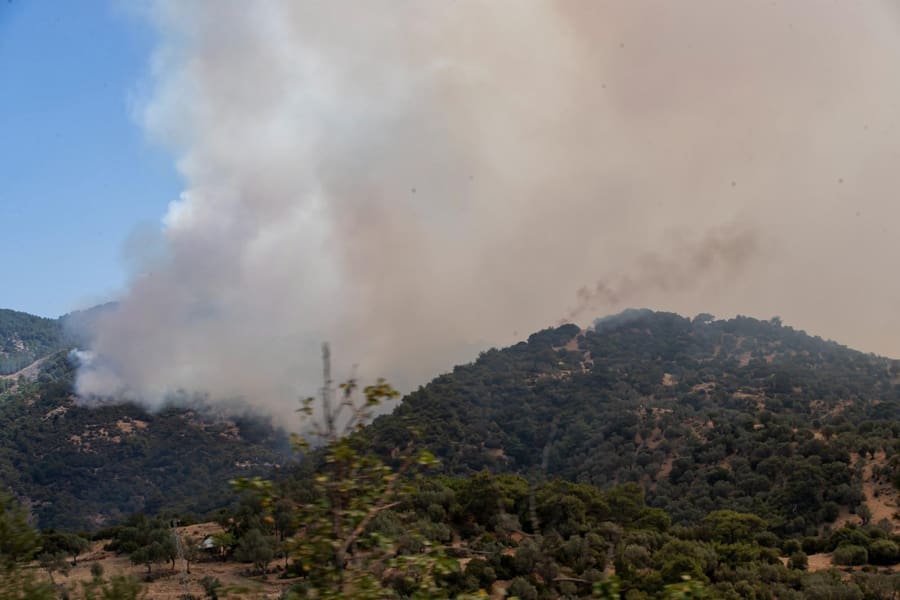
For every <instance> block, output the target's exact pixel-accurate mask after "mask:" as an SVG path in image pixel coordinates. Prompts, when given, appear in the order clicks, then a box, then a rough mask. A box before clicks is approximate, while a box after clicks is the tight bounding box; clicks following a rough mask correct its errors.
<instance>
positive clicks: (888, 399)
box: [0, 310, 900, 533]
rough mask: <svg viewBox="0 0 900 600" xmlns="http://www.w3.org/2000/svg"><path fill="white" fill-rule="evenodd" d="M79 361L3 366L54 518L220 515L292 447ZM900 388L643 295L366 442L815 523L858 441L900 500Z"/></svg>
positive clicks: (503, 352) (889, 368)
mask: <svg viewBox="0 0 900 600" xmlns="http://www.w3.org/2000/svg"><path fill="white" fill-rule="evenodd" d="M5 323H7V325H6V327H5V329H3V330H2V332H0V333H2V334H3V339H5V340H7V345H9V342H8V340H20V341H21V344H20V346H23V348H20V349H19V354H18V356H19V357H27V360H32V359H40V358H41V354H40V353H41V352H47V351H50V352H53V351H56V350H58V349H61V348H63V347H64V346H65V344H66V343H67V340H66V339H65V337H64V336H63V334H62V333H61V332H62V329H61V327H60V326H59V322H58V321H50V320H46V319H39V318H36V317H31V316H30V315H25V314H23V313H13V314H11V315H7V319H6V321H5ZM54 336H55V337H54ZM14 347H15V346H14ZM13 356H16V355H13ZM20 359H21V360H25V359H24V358H20ZM73 366H74V365H73V363H72V359H70V358H67V356H66V353H65V351H64V350H60V351H58V352H57V353H56V354H52V355H51V357H50V359H47V360H46V361H45V362H44V363H41V364H39V365H38V367H37V369H35V370H34V372H33V373H31V374H30V376H31V377H32V378H33V379H34V381H24V380H22V382H21V383H19V384H16V383H15V382H14V381H12V380H10V379H7V380H6V381H5V382H0V385H4V386H5V387H6V388H7V391H6V392H5V393H4V394H3V400H4V402H3V405H2V411H0V419H2V421H3V429H2V430H3V434H2V440H0V465H2V470H0V481H2V483H3V484H4V485H6V486H9V487H11V488H13V489H14V490H15V491H16V493H17V494H18V495H20V496H23V497H28V498H29V499H30V500H31V501H32V502H33V506H34V510H35V511H36V512H37V513H38V514H39V515H40V516H41V518H42V522H44V523H46V524H63V523H65V524H68V525H74V524H78V525H79V526H88V525H89V524H91V523H94V524H100V523H104V522H109V521H114V520H116V519H117V518H121V517H122V516H123V515H125V514H127V513H129V512H134V511H149V512H153V511H154V510H158V509H160V508H162V507H163V506H167V507H169V508H171V507H172V505H173V502H172V500H173V498H176V497H177V498H178V499H179V500H178V501H176V502H175V505H177V506H182V507H190V510H194V511H200V512H202V511H204V510H208V509H210V508H212V507H214V506H215V505H217V503H219V504H220V503H221V501H222V498H223V497H224V496H223V493H224V491H225V486H224V482H225V481H226V480H227V479H229V478H230V477H231V476H233V474H234V473H243V472H244V471H245V470H246V469H247V467H251V466H252V467H256V471H255V472H259V471H261V470H264V469H263V468H262V466H263V465H265V464H271V463H276V462H282V461H283V460H284V456H283V455H281V456H279V454H278V452H276V451H275V450H274V447H275V446H277V445H278V443H279V441H278V440H279V439H281V440H282V442H281V443H282V444H283V438H279V434H277V433H276V432H275V431H273V430H272V429H271V428H270V427H269V426H268V425H267V424H266V423H267V421H266V419H265V418H262V419H259V420H256V419H253V418H250V417H245V416H242V415H239V416H241V418H239V419H237V420H236V419H235V418H234V416H233V415H232V416H231V417H230V418H218V417H211V418H206V420H204V417H202V414H203V411H202V410H200V411H194V410H191V409H190V408H185V407H182V408H177V407H174V406H172V407H169V408H167V409H165V410H163V411H161V412H159V413H158V414H152V413H148V412H146V411H144V410H143V409H141V408H138V407H135V406H133V405H130V404H124V405H121V406H113V405H106V406H102V407H100V408H96V409H87V408H84V407H80V406H78V405H77V403H76V402H75V401H74V397H73V396H72V385H73ZM0 389H3V388H0ZM898 402H900V362H898V361H895V360H891V359H887V358H882V357H878V356H875V355H871V354H864V353H862V352H858V351H855V350H851V349H848V348H846V347H844V346H841V345H839V344H837V343H834V342H828V341H824V340H822V339H820V338H816V337H811V336H809V335H807V334H805V333H804V332H801V331H796V330H794V329H792V328H790V327H786V326H783V325H782V324H781V323H780V321H778V320H777V319H773V320H770V321H759V320H756V319H751V318H746V317H738V318H735V319H730V320H726V321H716V320H714V319H713V318H712V316H710V315H699V316H697V317H695V318H693V319H687V318H684V317H680V316H677V315H674V314H670V313H655V312H651V311H647V310H641V311H635V310H632V311H626V312H624V313H621V314H619V315H616V316H613V317H608V318H605V319H600V320H598V321H597V322H596V324H595V325H594V327H592V328H589V329H585V330H581V329H579V328H578V327H576V326H574V325H564V326H561V327H557V328H552V329H547V330H544V331H541V332H538V333H535V334H534V335H532V336H530V337H529V338H528V340H527V341H523V342H520V343H518V344H516V345H514V346H511V347H509V348H505V349H500V350H498V349H490V350H487V351H485V352H483V353H482V354H481V355H480V357H479V358H478V360H476V361H475V362H473V363H471V364H467V365H462V366H458V367H456V368H454V369H453V371H452V372H450V373H447V374H444V375H441V376H439V377H437V378H435V379H434V380H433V381H432V382H431V383H429V384H428V385H425V386H422V387H421V388H419V389H418V390H417V391H415V392H413V393H411V394H409V395H408V396H407V397H406V398H405V399H404V400H403V401H402V403H401V404H400V405H399V406H398V407H397V408H396V410H394V411H393V413H392V414H389V415H385V416H382V417H380V418H378V419H377V420H376V421H375V422H374V424H373V425H372V426H371V427H369V428H368V429H367V430H366V431H365V432H363V434H362V438H364V439H365V440H366V442H367V443H368V444H370V445H371V446H372V447H373V448H374V449H376V450H377V451H378V452H380V453H381V454H383V455H385V456H389V455H390V454H391V452H392V451H393V450H394V449H395V448H397V447H403V446H404V445H405V444H406V443H407V442H408V440H409V433H408V432H409V430H410V429H413V430H415V431H417V432H418V434H417V438H416V442H415V443H416V444H418V445H421V446H423V447H426V448H428V449H430V450H432V451H433V452H435V454H436V455H437V456H438V458H439V459H440V460H441V464H442V467H441V468H442V470H443V471H444V472H445V473H448V474H455V475H465V474H471V473H474V472H476V471H479V470H481V469H490V470H492V471H498V472H511V473H518V474H522V475H525V476H527V477H528V478H529V479H531V480H534V481H537V480H544V479H550V478H554V477H562V478H566V479H570V480H573V481H580V482H587V483H591V484H594V485H597V486H599V487H601V488H604V487H609V486H612V485H614V484H621V483H625V482H629V481H631V482H637V483H639V484H641V485H642V486H643V487H644V488H645V489H646V490H647V493H648V501H649V502H650V504H651V505H653V506H658V507H661V508H665V509H666V510H667V511H668V512H670V513H671V514H672V516H673V517H674V518H675V519H676V520H678V521H680V522H684V523H689V522H695V521H697V520H698V519H700V518H702V517H703V515H705V514H706V513H708V512H709V511H710V510H715V509H717V508H726V507H727V508H734V509H738V510H745V511H750V512H755V513H757V514H761V515H764V516H766V517H767V518H769V519H771V520H773V521H774V522H777V523H779V527H781V528H783V530H784V531H785V532H794V533H804V532H810V531H814V530H816V529H817V528H819V527H820V526H822V525H823V524H826V523H831V522H833V521H834V520H835V519H837V518H839V517H842V516H843V518H846V517H847V515H849V514H851V513H852V512H855V511H856V510H857V509H858V508H859V506H860V505H861V504H862V503H863V502H865V501H866V500H867V496H866V492H865V490H864V484H865V483H867V482H865V481H864V480H863V477H862V474H861V471H860V469H861V468H862V465H863V464H864V462H862V461H861V458H860V457H868V459H869V460H870V461H871V462H872V464H874V465H875V466H876V469H875V473H876V475H877V477H875V479H877V481H876V482H874V483H872V485H880V486H881V487H882V488H884V491H885V492H890V493H888V495H886V496H884V498H885V499H886V500H885V501H892V500H890V499H891V498H895V495H894V496H891V495H890V494H891V493H893V492H891V491H890V488H891V485H890V482H891V480H892V479H896V477H897V476H898V475H900V465H898V453H897V438H898V433H900V431H898V430H900V423H898V420H897V417H898V415H900V403H898ZM250 404H251V405H252V402H250ZM282 447H283V446H282ZM35 457H39V460H35ZM236 465H242V466H236ZM250 470H251V471H252V470H254V469H252V468H251V469H250ZM111 473H112V476H110V474H111ZM870 479H872V477H870ZM870 483H871V482H870ZM869 500H870V501H871V500H872V499H869ZM798 506H802V507H803V509H802V510H798ZM87 507H90V509H88V508H87ZM63 515H65V516H63ZM890 516H891V515H888V517H890ZM895 525H896V523H895Z"/></svg>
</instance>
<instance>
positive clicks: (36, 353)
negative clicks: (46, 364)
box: [0, 309, 63, 375]
mask: <svg viewBox="0 0 900 600" xmlns="http://www.w3.org/2000/svg"><path fill="white" fill-rule="evenodd" d="M62 339H63V327H62V323H61V321H60V320H59V319H45V318H43V317H37V316H35V315H30V314H28V313H23V312H18V311H14V310H8V309H0V375H8V374H10V373H14V372H16V371H18V370H20V369H22V368H24V367H26V366H28V365H29V364H31V363H33V362H34V361H36V360H37V359H39V358H41V357H42V356H47V355H48V354H50V353H51V352H53V351H55V350H58V349H59V348H61V347H62V345H63V341H62Z"/></svg>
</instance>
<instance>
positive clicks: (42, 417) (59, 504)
mask: <svg viewBox="0 0 900 600" xmlns="http://www.w3.org/2000/svg"><path fill="white" fill-rule="evenodd" d="M103 309H104V307H97V308H95V309H92V310H90V311H85V312H82V313H73V314H70V315H66V316H64V317H62V318H60V319H44V318H41V317H35V316H33V315H29V314H26V313H21V312H15V311H2V312H0V347H3V348H4V349H5V350H4V351H5V354H4V355H3V356H4V359H5V361H6V362H5V363H3V364H4V365H5V367H6V368H5V371H6V373H7V374H6V375H3V376H2V377H0V488H7V489H10V490H12V492H13V493H14V494H15V495H16V496H17V497H19V498H21V499H22V500H24V501H25V502H26V503H27V505H28V506H29V508H30V510H31V511H32V513H33V514H34V515H35V517H36V518H37V522H38V523H39V524H40V526H42V527H65V528H69V529H72V528H76V529H95V528H97V527H100V526H103V525H106V524H109V523H112V522H117V521H121V520H122V519H124V518H125V517H126V516H128V515H130V514H132V513H136V512H148V513H156V512H158V511H160V510H163V509H166V510H176V511H179V512H182V513H185V514H187V513H206V512H208V511H211V510H213V509H215V508H218V507H221V506H224V505H227V504H228V503H229V502H230V501H231V500H232V493H231V490H230V488H229V485H228V481H229V480H230V479H232V478H233V477H236V476H245V475H257V474H262V473H268V472H270V471H271V469H272V468H273V466H274V465H278V464H280V463H283V462H284V461H285V460H287V459H288V458H289V457H288V455H287V454H286V451H287V443H286V438H285V436H284V434H283V433H282V432H279V431H277V430H276V429H275V428H273V426H272V425H271V422H270V419H269V418H268V417H265V416H263V415H259V414H253V413H251V412H248V411H247V410H246V409H235V410H231V411H225V410H223V409H222V408H221V407H218V408H217V409H216V410H214V411H213V410H208V409H207V408H205V407H204V406H202V404H201V403H198V404H196V405H191V406H185V405H180V406H177V407H175V406H171V407H164V408H162V409H161V410H159V411H157V412H155V413H150V412H148V411H146V410H144V409H143V408H141V407H139V406H136V405H133V404H130V403H121V404H108V405H98V406H94V407H92V408H88V407H85V406H83V405H80V404H79V403H78V402H77V400H76V397H75V395H74V392H73V387H74V377H75V369H76V367H77V359H76V358H75V357H74V356H72V355H71V354H70V352H69V350H70V348H71V347H72V345H73V344H74V343H75V342H76V341H79V340H80V339H84V336H85V335H86V334H87V333H86V332H87V330H86V329H85V327H86V326H88V325H89V323H90V319H91V318H93V316H95V314H96V313H97V312H98V311H101V312H102V310H103ZM9 373H12V374H9Z"/></svg>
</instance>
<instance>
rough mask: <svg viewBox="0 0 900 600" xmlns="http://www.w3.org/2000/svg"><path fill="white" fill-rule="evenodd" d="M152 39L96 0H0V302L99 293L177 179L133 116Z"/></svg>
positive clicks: (22, 304)
mask: <svg viewBox="0 0 900 600" xmlns="http://www.w3.org/2000/svg"><path fill="white" fill-rule="evenodd" d="M154 37H155V34H154V32H153V30H152V29H151V28H150V27H149V26H148V24H147V23H146V22H145V21H142V20H141V19H138V18H136V17H135V16H134V15H129V14H127V13H125V12H123V11H122V10H120V9H119V8H117V7H116V6H115V5H112V4H110V3H108V2H106V1H105V0H79V1H78V2H55V1H52V0H25V1H23V0H14V1H12V2H6V1H3V2H0V181H2V185H0V228H2V230H0V256H2V257H3V267H2V278H0V282H2V283H0V307H2V308H15V309H18V310H24V311H27V312H31V313H37V314H40V315H44V316H58V315H60V314H62V313H65V312H68V311H69V310H71V309H73V308H77V307H80V306H82V305H85V304H91V303H94V302H97V301H103V300H107V299H109V297H110V293H112V292H115V291H120V290H121V289H122V288H123V287H124V285H125V283H126V280H127V272H128V271H127V269H128V263H127V261H126V260H124V259H123V252H124V251H123V248H124V244H125V241H126V240H127V239H128V238H129V237H130V236H132V232H133V231H134V230H135V229H136V228H137V230H138V231H140V230H141V228H149V227H152V228H155V229H158V227H159V220H160V216H161V215H162V214H163V212H164V211H165V209H166V205H167V204H168V202H169V201H170V200H172V199H173V198H176V197H177V196H178V193H179V191H180V189H181V183H180V181H179V178H178V174H177V171H176V169H175V164H174V160H173V159H172V156H171V154H169V153H167V152H165V151H164V149H163V148H161V147H159V146H154V145H151V144H148V143H146V141H145V135H144V131H143V130H142V129H141V127H140V125H139V124H138V123H137V122H136V121H135V120H134V119H133V118H132V107H133V106H134V102H135V101H136V100H138V99H139V97H140V95H141V93H142V82H143V81H144V80H145V79H146V73H147V72H148V66H149V58H150V53H151V52H152V48H153V46H154Z"/></svg>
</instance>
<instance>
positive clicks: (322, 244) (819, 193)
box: [78, 0, 900, 413]
mask: <svg viewBox="0 0 900 600" xmlns="http://www.w3.org/2000/svg"><path fill="white" fill-rule="evenodd" d="M152 6H153V8H152V9H151V18H152V19H153V20H154V22H155V24H156V26H157V28H158V30H159V33H160V39H161V45H160V48H159V50H158V52H157V53H156V55H155V57H154V60H153V65H152V67H153V86H152V89H153V91H152V94H151V96H150V97H149V99H148V101H147V103H146V105H145V109H144V111H143V113H142V115H143V117H142V118H143V121H144V123H145V125H146V127H147V129H148V131H149V132H150V133H151V134H152V135H153V136H154V137H155V138H156V139H158V140H160V141H161V142H162V143H164V144H167V145H168V146H169V147H170V148H171V149H172V151H173V153H174V154H175V155H176V156H177V157H178V164H179V168H180V170H181V173H182V174H183V176H184V178H185V180H186V182H187V189H186V190H185V192H184V193H183V195H182V197H181V198H180V199H179V200H177V201H176V202H173V203H172V205H171V206H170V208H169V211H168V213H167V214H166V215H165V218H164V245H165V251H164V252H159V253H156V254H154V262H153V265H152V268H150V269H148V270H147V271H146V272H145V274H143V275H141V276H139V277H137V278H135V280H134V281H133V283H132V285H131V287H130V289H129V290H128V292H127V294H125V296H124V297H123V298H122V299H121V302H120V304H119V306H118V309H117V310H116V311H115V312H113V313H112V314H109V315H106V316H105V317H104V318H103V319H102V320H101V322H100V324H99V327H98V331H97V334H96V339H95V342H94V344H93V347H92V349H91V350H92V352H93V353H94V355H95V356H94V359H93V361H92V362H91V363H90V364H89V365H88V366H86V367H84V368H82V370H81V372H80V374H79V379H78V387H79V392H80V393H81V394H82V395H83V396H84V397H89V396H92V395H99V396H108V395H120V394H125V395H127V396H130V397H133V398H137V399H140V400H142V401H143V402H145V403H147V404H148V405H150V406H154V405H158V404H159V403H160V402H161V401H162V399H164V398H165V397H166V396H167V395H168V394H170V393H173V392H177V391H184V392H188V393H193V392H200V393H205V394H208V395H209V397H210V398H212V399H216V398H235V397H242V398H246V399H248V400H249V401H251V402H253V403H254V404H256V405H258V406H261V407H265V408H267V409H268V410H270V411H273V412H276V413H287V412H289V411H290V410H291V409H293V407H294V403H293V399H294V398H296V397H297V396H298V395H303V394H308V393H311V392H312V391H314V390H315V388H316V386H317V385H319V377H318V372H319V364H318V357H319V354H318V345H319V343H320V342H321V341H323V340H329V341H331V343H332V347H333V349H334V353H335V356H337V357H339V358H340V361H339V363H338V364H337V365H336V369H335V370H336V373H338V374H340V373H349V372H350V365H352V364H358V365H359V374H360V375H361V376H362V377H371V376H376V375H384V376H386V377H388V378H390V379H391V380H392V381H394V382H395V383H397V384H398V385H400V386H403V387H407V388H408V387H410V386H412V385H416V384H418V383H423V382H425V381H426V380H427V379H429V378H430V377H431V376H433V375H435V374H437V373H438V372H440V371H442V370H445V369H448V368H449V367H451V366H452V365H453V364H454V363H455V362H457V361H459V360H461V359H466V358H470V357H472V356H474V354H475V353H476V352H477V350H478V349H482V348H484V347H486V346H488V345H491V344H502V343H507V342H510V341H512V340H513V339H514V337H515V336H514V332H521V333H522V334H526V333H527V332H530V331H533V330H535V329H539V328H542V327H545V326H547V325H550V324H552V323H555V322H557V321H558V320H559V318H560V317H561V316H563V315H565V314H567V311H569V310H573V305H575V306H576V309H575V310H577V309H578V307H579V306H580V305H579V304H578V303H579V302H581V301H582V300H583V298H580V297H576V291H577V290H580V289H582V288H584V287H585V286H588V288H587V289H588V290H590V289H592V288H593V289H598V290H599V288H596V287H595V286H596V284H595V283H594V282H597V281H598V280H599V281H613V282H619V283H620V284H621V283H622V282H628V286H627V289H628V290H629V293H628V294H625V295H624V296H623V295H622V294H619V295H618V296H615V297H612V296H608V295H607V296H604V295H603V294H602V293H601V294H600V295H599V296H598V295H597V294H594V296H593V297H592V299H591V300H590V304H589V308H590V310H591V311H596V312H595V313H591V314H586V313H584V314H581V313H580V314H579V318H583V319H584V320H585V322H589V321H590V320H591V319H592V318H593V317H595V316H598V314H602V313H606V312H609V311H612V310H617V309H620V308H623V307H624V306H625V305H628V304H636V305H642V306H653V307H658V308H663V309H671V310H678V311H681V312H687V313H691V314H693V313H694V312H700V311H712V312H716V313H718V314H734V313H737V312H742V313H745V314H756V315H760V316H764V317H768V316H771V315H772V314H780V315H782V316H783V317H784V318H785V319H786V321H788V322H789V323H792V324H797V325H800V326H804V327H809V328H811V329H814V330H815V331H816V333H821V334H823V335H830V336H833V337H839V338H840V339H842V341H845V342H848V343H857V344H860V345H866V346H867V349H871V350H876V351H883V352H890V351H891V350H895V351H896V350H900V348H898V347H897V346H896V345H891V344H893V342H892V341H890V340H892V339H893V336H894V335H895V334H896V333H898V331H900V316H893V317H890V316H889V315H891V314H894V312H892V311H891V307H892V306H893V302H894V301H895V300H896V298H897V297H900V286H898V284H896V283H890V284H889V287H888V288H885V287H884V286H885V285H886V283H885V278H886V275H885V274H886V273H889V272H891V271H890V269H891V268H892V266H893V260H892V259H893V256H895V255H896V251H897V249H898V248H897V246H898V242H897V239H900V238H898V236H896V235H892V234H893V233H894V232H893V228H894V225H893V223H898V222H900V219H898V217H900V203H896V202H894V201H893V200H888V197H889V196H890V194H891V193H892V192H893V191H894V190H896V189H898V185H897V184H898V183H900V175H898V171H897V169H896V168H895V167H894V162H895V156H896V152H897V150H898V147H897V146H898V144H900V142H898V140H900V135H897V134H898V133H900V124H898V120H897V119H896V116H895V114H894V108H893V107H894V106H896V105H897V103H898V101H900V88H898V85H900V84H898V80H897V78H896V77H895V73H896V70H897V64H896V63H897V58H896V57H897V56H900V52H898V50H900V36H898V35H897V24H898V20H897V18H896V17H897V15H896V14H894V9H893V8H892V5H891V4H890V3H889V2H887V1H884V2H870V3H830V4H828V5H825V4H822V3H819V2H813V1H801V0H797V1H796V2H786V3H784V2H783V3H779V4H778V5H769V4H768V3H740V4H735V3H722V2H720V1H719V0H691V1H688V2H679V3H672V2H667V1H665V0H652V1H647V2H630V1H625V0H622V1H621V2H603V3H600V2H593V1H588V0H581V1H578V0H576V1H573V2H567V3H553V2H543V1H541V2H538V1H537V0H491V1H486V0H482V1H476V0H455V1H453V2H443V1H434V2H404V1H402V0H367V1H366V2H352V3H351V2H345V1H343V0H333V1H329V2H314V1H312V0H309V1H302V0H281V1H279V0H271V1H268V2H257V3H247V2H238V1H236V0H222V1H218V2H182V1H176V0H171V1H161V2H158V3H155V4H153V5H152ZM857 213H859V214H860V216H856V215H857ZM883 227H884V228H887V227H890V228H891V229H890V230H887V229H885V230H884V231H882V228H883ZM722 232H726V234H727V232H732V233H733V235H734V236H735V239H736V240H737V241H738V242H739V244H738V245H740V246H741V247H742V248H744V249H745V250H747V251H748V252H747V253H746V254H741V255H740V260H738V261H735V260H728V259H725V260H722V259H719V258H714V257H713V258H709V259H704V258H699V256H700V255H697V254H696V253H695V250H693V249H695V248H702V247H703V246H704V244H706V243H707V242H708V241H709V240H710V239H715V240H718V241H717V242H716V244H714V246H713V248H712V250H713V252H720V251H722V250H723V249H724V250H725V252H726V255H728V252H730V250H728V249H729V248H730V247H731V246H730V245H729V242H728V241H727V240H721V239H720V238H721V235H723V234H722ZM710 236H713V238H711V237H710ZM741 240H752V243H744V244H743V245H741V244H740V242H741ZM679 248H680V249H682V250H679ZM685 248H687V250H684V249H685ZM767 251H768V252H770V253H776V252H777V253H778V259H777V260H770V259H771V255H769V254H766V252H767ZM679 252H686V254H684V253H683V254H679ZM682 255H683V256H684V260H686V261H688V262H691V261H693V262H692V263H691V264H690V265H688V266H686V267H684V266H682V267H679V266H678V265H679V262H680V259H679V258H678V257H679V256H682ZM647 256H660V257H665V260H662V261H661V262H660V261H658V262H657V264H655V266H654V269H649V270H648V269H647V268H646V262H647V259H646V257H647ZM729 256H730V255H729ZM660 269H662V271H660ZM663 271H666V272H669V274H668V275H665V277H663V279H662V280H660V281H661V283H659V284H652V283H646V282H644V281H643V280H642V279H641V278H642V277H644V276H645V275H647V274H651V275H653V276H660V275H661V274H662V272H663ZM675 276H681V277H680V279H679V281H678V284H677V285H674V284H672V282H671V279H672V277H675ZM850 290H852V293H850ZM823 299H825V300H832V301H823ZM849 310H854V311H859V313H860V314H862V315H863V316H862V317H856V318H854V319H849V318H848V317H847V316H846V315H847V312H848V311H849ZM876 315H877V316H876ZM886 332H890V333H889V334H888V333H886ZM888 335H890V336H892V337H890V338H888V337H887V336H888Z"/></svg>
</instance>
